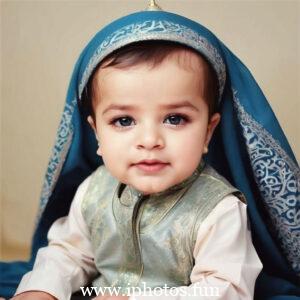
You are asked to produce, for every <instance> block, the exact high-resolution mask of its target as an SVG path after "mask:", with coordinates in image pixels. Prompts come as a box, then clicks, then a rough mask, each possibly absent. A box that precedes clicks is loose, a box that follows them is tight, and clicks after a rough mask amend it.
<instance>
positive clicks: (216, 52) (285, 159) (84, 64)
mask: <svg viewBox="0 0 300 300" xmlns="http://www.w3.org/2000/svg"><path fill="white" fill-rule="evenodd" d="M144 40H164V41H172V42H178V43H181V44H183V45H186V46H188V47H191V48H193V49H195V50H196V51H198V52H199V53H200V54H201V55H202V56H204V57H205V58H206V60H207V61H208V62H209V63H210V64H211V66H212V67H213V69H214V71H215V73H216V75H217V79H218V83H219V85H218V86H219V104H218V105H219V111H220V113H221V116H222V118H221V122H220V124H219V126H218V128H217V129H216V132H215V133H214V136H213V138H212V141H211V143H210V151H209V154H208V155H207V156H206V160H207V161H208V162H209V163H210V164H211V165H212V166H213V167H214V168H215V169H216V170H217V171H218V172H219V173H221V174H222V175H223V176H225V177H226V178H227V179H228V180H229V181H230V182H231V183H232V184H233V185H234V186H236V187H237V188H238V189H239V190H241V191H242V192H243V193H244V194H245V196H246V198H247V202H248V214H249V219H250V223H251V229H252V236H253V243H254V245H255V248H256V250H257V252H258V254H259V257H260V259H261V260H262V263H263V266H264V268H263V271H262V272H261V274H260V275H259V277H258V279H257V283H256V290H255V298H257V299H274V300H275V298H276V299H278V300H280V299H282V300H283V299H285V300H287V299H295V298H294V296H296V295H299V294H300V288H299V285H298V283H299V276H300V217H299V215H300V210H299V209H300V203H299V202H300V201H299V189H300V184H299V183H300V171H299V167H298V165H297V162H296V159H295V157H294V155H293V153H292V150H291V148H290V146H289V144H288V142H287V140H286V137H285V135H284V133H283V131H282V130H281V128H280V126H279V124H278V122H277V120H276V117H275V115H274V114H273V112H272V109H271V108H270V106H269V104H268V102H267V100H266V98H265V97H264V95H263V93H262V91H261V89H260V88H259V86H258V85H257V83H256V82H255V80H254V78H253V77H252V75H251V73H250V72H249V70H248V69H247V68H246V67H245V66H244V64H243V63H242V62H241V61H240V60H239V59H238V58H237V57H236V56H235V55H234V54H233V53H232V52H231V51H230V50H229V49H228V48H227V47H226V46H225V45H224V44H223V43H222V42H221V41H220V40H218V39H217V38H216V37H215V36H214V35H213V34H212V33H211V32H210V31H209V30H208V29H206V28H205V27H203V26H202V25H200V24H198V23H196V22H194V21H192V20H190V19H187V18H185V17H182V16H179V15H176V14H172V13H169V12H163V11H144V12H138V13H134V14H131V15H128V16H125V17H123V18H121V19H118V20H116V21H114V22H113V23H111V24H109V25H108V26H106V27H105V28H103V29H102V30H101V31H99V32H98V33H97V34H96V35H95V36H94V38H93V39H92V40H91V41H90V42H89V44H88V45H87V46H86V48H85V49H84V50H83V52H82V53H81V55H80V57H79V59H78V61H77V63H76V65H75V68H74V71H73V75H72V78H71V81H70V85H69V89H68V93H67V99H66V104H65V108H64V111H63V114H62V119H61V122H60V125H59V129H58V132H57V138H56V143H55V145H54V147H53V151H52V155H51V158H50V161H49V164H48V169H47V172H46V176H45V180H44V185H43V189H42V194H41V200H40V208H39V213H38V218H37V226H36V230H35V233H34V237H33V241H32V255H31V259H30V261H29V262H15V263H1V265H0V266H1V278H0V295H1V296H6V297H9V296H11V295H12V294H13V293H14V291H15V289H16V287H17V285H18V282H19V281H20V279H21V277H22V276H23V274H24V273H25V272H27V271H29V270H30V269H31V268H32V264H33V262H34V259H35V255H36V252H37V250H38V249H39V248H40V247H42V246H45V245H46V244H47V232H48V230H49V227H50V226H51V224H52V223H53V222H54V221H55V220H56V219H57V218H59V217H62V216H65V215H66V214H67V213H68V210H69V207H70V203H71V201H72V198H73V196H74V194H75V191H76V189H77V187H78V185H79V184H80V183H81V182H82V181H83V180H84V179H85V178H86V177H87V176H88V175H89V174H90V173H91V172H92V171H93V170H95V169H96V168H97V167H98V166H99V165H100V164H102V163H103V162H102V161H101V159H100V158H99V157H97V155H96V150H97V142H96V140H95V137H94V134H93V132H92V130H91V128H90V127H89V125H88V123H87V122H86V115H84V114H83V113H82V112H81V111H80V109H79V106H78V103H79V102H80V101H81V100H82V99H81V98H82V94H83V91H84V88H85V86H86V84H87V82H88V80H89V78H90V76H91V74H92V73H93V71H94V70H95V68H96V67H97V65H98V64H99V62H101V60H102V59H103V58H105V57H106V56H107V55H108V54H110V53H112V52H113V51H114V50H116V49H118V48H120V47H122V46H125V45H128V44H130V43H133V42H137V41H144ZM170 80H171V79H170ZM178 159H180V157H178ZM297 286H298V287H297Z"/></svg>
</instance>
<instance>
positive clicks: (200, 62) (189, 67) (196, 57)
mask: <svg viewBox="0 0 300 300" xmlns="http://www.w3.org/2000/svg"><path fill="white" fill-rule="evenodd" d="M169 61H172V62H173V63H176V65H177V67H179V68H182V69H184V70H186V71H189V72H195V73H197V74H195V75H199V76H200V74H199V72H201V75H203V73H204V74H205V72H206V70H207V69H208V68H209V66H208V62H207V61H206V60H205V59H204V58H203V57H202V56H201V55H200V54H199V53H196V51H195V50H192V49H189V48H187V47H185V48H180V49H178V48H174V50H173V51H172V52H170V53H169V54H168V55H166V56H165V57H164V58H163V59H162V60H161V61H159V62H156V61H154V60H151V61H138V62H137V63H133V64H130V65H129V66H127V67H122V66H121V67H120V66H116V67H115V66H113V69H125V70H126V69H135V68H139V67H140V66H141V65H143V66H147V67H148V68H149V70H152V69H155V68H158V67H162V66H163V65H164V63H165V62H169ZM110 62H111V60H107V61H105V62H104V63H103V64H101V65H100V68H99V69H98V70H97V72H96V74H97V75H99V73H100V72H101V75H103V73H106V74H108V73H109V72H110V70H109V69H110V68H111V67H110V66H109V64H110ZM103 71H104V72H103ZM174 75H176V74H174ZM170 80H171V79H170Z"/></svg>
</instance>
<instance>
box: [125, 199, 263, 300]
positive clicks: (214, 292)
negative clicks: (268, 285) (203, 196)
mask: <svg viewBox="0 0 300 300" xmlns="http://www.w3.org/2000/svg"><path fill="white" fill-rule="evenodd" d="M193 257H194V259H195V265H194V268H193V270H192V273H191V277H190V279H191V285H189V286H181V287H176V288H171V289H168V290H167V292H166V293H164V296H160V297H159V299H163V300H175V299H176V300H188V299H202V297H203V299H214V300H221V299H222V300H237V299H239V300H249V299H253V294H254V285H255V281H256V278H257V276H258V274H259V272H260V271H261V269H262V264H261V262H260V260H259V258H258V255H257V253H256V251H255V248H254V246H253V244H252V240H251V233H250V230H249V228H248V222H247V212H246V205H245V204H244V203H243V202H241V201H240V200H239V199H238V198H237V197H235V196H234V195H230V196H227V197H225V198H224V199H223V200H222V201H221V202H220V203H219V204H218V205H217V206H216V207H215V208H214V209H213V210H212V212H211V213H210V214H209V215H208V217H207V218H206V219H205V220H204V221H203V222H202V224H201V226H200V228H199V230H198V234H197V240H196V243H195V248H194V252H193ZM154 292H155V291H153V293H152V295H151V296H146V297H144V296H139V295H132V296H131V297H130V299H131V300H143V299H145V300H150V299H151V298H152V297H153V299H156V298H157V296H155V294H154ZM195 296H196V297H195ZM207 297H209V298H207Z"/></svg>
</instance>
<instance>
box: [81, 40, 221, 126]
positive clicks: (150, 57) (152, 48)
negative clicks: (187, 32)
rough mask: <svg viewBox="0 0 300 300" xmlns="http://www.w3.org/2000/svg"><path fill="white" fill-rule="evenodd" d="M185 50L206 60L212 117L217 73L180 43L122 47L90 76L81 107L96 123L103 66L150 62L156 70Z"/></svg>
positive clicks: (206, 87) (207, 96)
mask: <svg viewBox="0 0 300 300" xmlns="http://www.w3.org/2000/svg"><path fill="white" fill-rule="evenodd" d="M182 50H184V51H190V52H193V53H195V54H196V55H197V56H199V57H200V58H201V59H202V61H204V64H203V66H204V77H205V84H204V99H205V101H206V102H207V104H208V109H209V117H211V116H212V115H213V114H214V113H215V112H216V109H217V99H218V81H217V76H216V74H215V71H214V70H213V68H212V67H211V65H210V63H208V62H207V61H206V59H205V58H204V57H202V56H201V55H200V54H199V53H198V52H197V51H196V50H193V49H192V48H189V47H187V46H184V45H182V44H179V43H176V42H170V41H161V40H159V41H141V42H135V43H132V44H129V45H127V46H124V47H122V48H119V49H117V50H115V51H114V52H112V53H111V54H109V55H108V56H107V57H105V59H104V60H102V61H101V62H100V63H99V65H98V66H97V67H96V68H95V70H94V71H93V73H92V75H91V76H90V79H89V81H88V83H87V85H86V87H85V89H84V92H83V95H82V99H81V102H80V104H81V108H82V109H83V110H84V111H85V112H86V113H87V114H88V115H91V116H92V118H93V119H94V121H95V113H94V109H93V99H94V98H95V87H96V82H95V81H96V80H95V77H96V76H95V74H96V72H97V71H98V70H99V68H100V67H101V68H102V69H103V68H108V67H115V68H119V69H126V68H130V67H133V66H137V65H139V64H142V63H147V64H148V65H149V66H150V67H152V68H154V67H156V66H157V65H159V64H161V63H162V62H163V61H164V60H165V59H166V58H167V57H168V56H169V55H171V54H173V53H175V52H177V51H182ZM170 80H171V79H170Z"/></svg>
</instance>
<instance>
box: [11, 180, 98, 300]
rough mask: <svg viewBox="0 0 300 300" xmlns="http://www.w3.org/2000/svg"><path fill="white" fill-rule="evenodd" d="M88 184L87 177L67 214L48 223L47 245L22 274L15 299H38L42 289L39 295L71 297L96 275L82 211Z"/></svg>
mask: <svg viewBox="0 0 300 300" xmlns="http://www.w3.org/2000/svg"><path fill="white" fill-rule="evenodd" d="M88 184H89V178H88V179H86V180H85V181H84V182H83V183H82V184H81V185H80V187H79V188H78V190H77V192H76V195H75V197H74V199H73V202H72V204H71V208H70V212H69V215H68V216H67V217H64V218H60V219H58V220H57V221H56V222H55V223H54V224H53V225H52V226H51V228H50V230H49V233H48V239H49V245H48V246H47V247H44V248H41V249H40V250H39V251H38V254H37V257H36V260H35V264H34V268H33V270H32V271H31V272H29V273H27V274H25V275H24V277H23V278H22V281H21V283H20V284H19V287H18V289H17V292H16V295H19V296H16V297H15V298H14V299H16V300H17V299H29V298H25V297H31V298H30V299H33V300H34V299H41V298H38V297H37V295H36V294H34V293H36V292H38V291H39V292H44V294H40V295H43V297H44V298H45V299H59V300H64V299H70V296H71V294H72V293H73V292H74V291H76V290H78V289H79V288H80V286H84V285H85V284H87V283H88V281H89V280H90V279H91V278H92V277H93V276H95V275H96V273H97V271H96V268H95V265H94V259H93V253H92V249H91V244H90V239H89V238H90V237H89V231H88V228H87V226H86V224H85V222H84V219H83V216H82V214H81V201H82V198H83V196H84V194H85V192H86V190H87V187H88ZM25 292H26V293H25ZM50 295H51V296H50Z"/></svg>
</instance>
